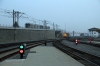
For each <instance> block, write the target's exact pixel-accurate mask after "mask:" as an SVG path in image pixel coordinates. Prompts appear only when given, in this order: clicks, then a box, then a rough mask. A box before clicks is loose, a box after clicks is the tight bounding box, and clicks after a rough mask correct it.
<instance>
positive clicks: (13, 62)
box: [0, 59, 25, 66]
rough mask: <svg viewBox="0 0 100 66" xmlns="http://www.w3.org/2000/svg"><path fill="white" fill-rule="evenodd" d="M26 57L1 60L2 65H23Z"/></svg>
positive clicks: (0, 65)
mask: <svg viewBox="0 0 100 66" xmlns="http://www.w3.org/2000/svg"><path fill="white" fill-rule="evenodd" d="M24 61H25V59H9V60H5V61H3V62H0V66H23V63H24Z"/></svg>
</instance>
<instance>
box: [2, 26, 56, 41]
mask: <svg viewBox="0 0 100 66" xmlns="http://www.w3.org/2000/svg"><path fill="white" fill-rule="evenodd" d="M46 33H47V37H46V38H47V39H53V38H54V37H55V31H54V30H40V29H37V30H33V29H26V28H16V29H14V28H0V43H4V42H14V41H31V40H33V41H37V40H43V39H45V35H46ZM14 36H15V40H14Z"/></svg>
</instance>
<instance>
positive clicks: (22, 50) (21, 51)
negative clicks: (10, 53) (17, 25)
mask: <svg viewBox="0 0 100 66" xmlns="http://www.w3.org/2000/svg"><path fill="white" fill-rule="evenodd" d="M19 48H20V49H19V53H20V59H22V58H23V54H24V45H20V46H19Z"/></svg>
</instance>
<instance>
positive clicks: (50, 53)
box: [0, 46, 84, 66]
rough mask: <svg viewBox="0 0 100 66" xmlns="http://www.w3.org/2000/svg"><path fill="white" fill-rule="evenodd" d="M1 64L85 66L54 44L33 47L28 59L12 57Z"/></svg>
mask: <svg viewBox="0 0 100 66" xmlns="http://www.w3.org/2000/svg"><path fill="white" fill-rule="evenodd" d="M0 66H84V65H83V64H81V63H80V62H78V61H76V60H75V59H73V58H72V57H70V56H69V55H67V54H65V53H63V52H62V51H60V50H58V49H56V48H55V47H53V46H38V47H35V48H32V49H31V50H30V52H29V54H28V56H27V59H10V60H5V61H3V62H0Z"/></svg>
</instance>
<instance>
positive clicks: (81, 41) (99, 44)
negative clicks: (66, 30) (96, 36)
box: [68, 40, 100, 48]
mask: <svg viewBox="0 0 100 66" xmlns="http://www.w3.org/2000/svg"><path fill="white" fill-rule="evenodd" d="M68 41H69V40H68ZM70 41H71V40H70ZM71 42H74V41H71ZM78 43H82V44H88V45H91V46H94V47H99V48H100V43H99V42H93V41H91V43H90V41H86V40H79V41H78Z"/></svg>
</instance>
